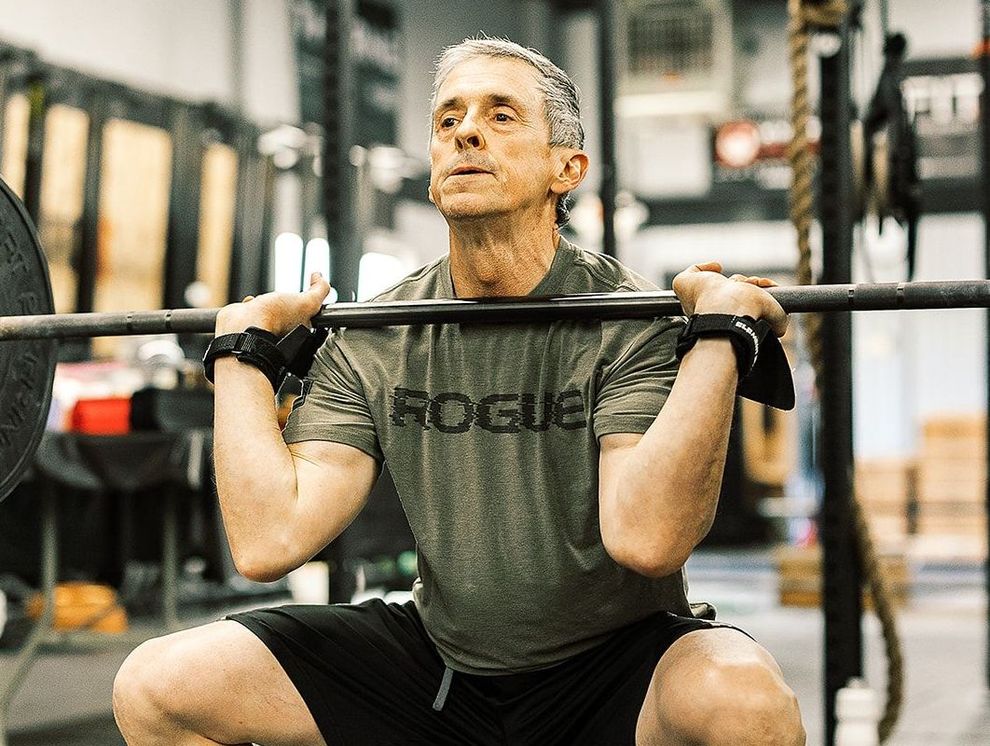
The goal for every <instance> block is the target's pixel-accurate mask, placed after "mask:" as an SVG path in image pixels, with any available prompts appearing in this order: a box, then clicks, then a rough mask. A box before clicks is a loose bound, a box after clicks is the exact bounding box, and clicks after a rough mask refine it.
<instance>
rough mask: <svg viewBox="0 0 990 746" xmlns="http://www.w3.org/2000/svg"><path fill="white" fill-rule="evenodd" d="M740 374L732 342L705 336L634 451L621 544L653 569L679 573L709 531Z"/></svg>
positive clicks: (626, 476) (620, 503)
mask: <svg viewBox="0 0 990 746" xmlns="http://www.w3.org/2000/svg"><path fill="white" fill-rule="evenodd" d="M737 379H738V372H737V367H736V357H735V354H734V352H733V350H732V344H731V342H730V341H729V340H728V339H724V338H705V339H701V340H699V341H698V343H697V344H696V345H695V347H694V348H693V349H692V350H691V351H690V352H689V353H688V354H687V355H686V356H685V357H684V360H683V361H682V363H681V368H680V371H679V372H678V375H677V378H676V380H675V382H674V386H673V388H672V390H671V392H670V395H669V396H668V398H667V402H666V403H665V404H664V406H663V409H662V410H661V411H660V414H659V415H658V416H657V418H656V420H655V421H654V423H653V424H652V425H651V426H650V428H649V429H648V430H647V431H646V433H644V435H643V437H642V438H641V439H640V441H639V442H638V443H637V444H636V445H635V447H633V448H632V449H630V452H629V454H628V457H627V459H626V460H625V462H624V465H623V472H622V475H621V478H620V479H618V480H617V481H616V484H617V487H616V494H615V495H614V500H615V510H616V513H617V517H618V523H617V525H618V526H620V527H621V529H620V530H621V533H622V542H623V543H627V544H628V546H630V547H632V552H633V554H634V555H635V556H637V557H642V558H646V562H645V566H646V567H650V568H652V570H651V574H661V575H662V574H666V573H667V572H668V571H669V572H673V571H675V570H676V569H678V568H679V567H680V566H681V565H682V564H683V563H684V561H686V559H687V557H688V555H689V554H690V552H691V550H692V549H694V547H695V545H696V544H697V543H698V542H699V541H700V540H701V539H702V538H703V537H704V536H705V534H707V533H708V530H709V529H710V528H711V524H712V520H713V519H714V516H715V508H716V506H717V504H718V495H719V490H720V487H721V484H722V472H723V469H724V466H725V458H726V453H727V450H728V442H729V428H730V426H731V424H732V415H733V407H734V404H735V392H736V382H737Z"/></svg>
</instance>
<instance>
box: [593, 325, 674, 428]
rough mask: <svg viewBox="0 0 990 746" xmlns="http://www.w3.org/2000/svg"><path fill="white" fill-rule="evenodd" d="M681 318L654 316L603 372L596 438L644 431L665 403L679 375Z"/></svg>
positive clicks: (595, 404)
mask: <svg viewBox="0 0 990 746" xmlns="http://www.w3.org/2000/svg"><path fill="white" fill-rule="evenodd" d="M685 323H686V321H685V319H684V318H683V317H670V318H662V319H657V320H655V321H654V322H653V323H651V324H648V325H646V326H645V328H644V329H643V330H642V331H641V332H639V333H638V334H636V335H635V336H634V337H632V338H631V339H630V338H629V337H625V344H624V346H623V347H620V348H619V350H618V354H616V356H615V358H614V360H613V361H612V362H611V363H610V364H608V365H606V366H604V368H603V369H602V371H601V374H600V379H599V385H598V389H597V391H598V393H597V396H596V397H595V403H594V420H593V422H594V428H595V437H597V438H601V437H602V436H603V435H608V434H609V433H645V432H646V431H647V429H648V428H649V427H650V425H652V424H653V421H654V420H655V419H656V416H657V414H658V413H659V412H660V409H661V408H662V407H663V405H664V402H666V401H667V396H668V395H669V394H670V389H671V387H673V385H674V378H675V377H676V376H677V368H678V360H677V355H676V354H675V351H676V348H677V337H678V335H679V334H680V332H681V329H683V328H684V325H685Z"/></svg>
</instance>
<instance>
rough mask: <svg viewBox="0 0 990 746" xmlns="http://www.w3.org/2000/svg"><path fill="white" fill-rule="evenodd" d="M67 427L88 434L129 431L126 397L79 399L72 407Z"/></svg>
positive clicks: (115, 433)
mask: <svg viewBox="0 0 990 746" xmlns="http://www.w3.org/2000/svg"><path fill="white" fill-rule="evenodd" d="M69 429H70V430H72V431H73V432H77V433H87V434H88V435H122V434H123V433H129V432H130V431H131V400H130V398H128V397H108V398H106V399H80V400H79V401H77V402H76V405H75V406H74V407H73V408H72V416H71V417H70V418H69Z"/></svg>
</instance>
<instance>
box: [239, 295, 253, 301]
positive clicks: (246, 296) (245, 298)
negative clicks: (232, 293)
mask: <svg viewBox="0 0 990 746" xmlns="http://www.w3.org/2000/svg"><path fill="white" fill-rule="evenodd" d="M253 300H254V296H253V295H245V296H244V300H242V301H241V303H249V302H250V301H253Z"/></svg>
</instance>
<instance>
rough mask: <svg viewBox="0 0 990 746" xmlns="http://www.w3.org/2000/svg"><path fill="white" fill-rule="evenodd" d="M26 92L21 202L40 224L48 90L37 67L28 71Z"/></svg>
mask: <svg viewBox="0 0 990 746" xmlns="http://www.w3.org/2000/svg"><path fill="white" fill-rule="evenodd" d="M27 96H28V105H29V109H28V110H29V115H28V146H27V161H26V162H25V164H24V206H25V207H26V208H27V211H28V214H29V215H30V216H31V219H32V220H33V221H34V224H35V225H41V172H42V157H43V154H44V150H45V120H46V119H47V115H48V90H47V87H46V85H45V76H44V74H43V73H42V72H41V71H40V70H39V69H32V70H31V72H30V73H28V79H27Z"/></svg>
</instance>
